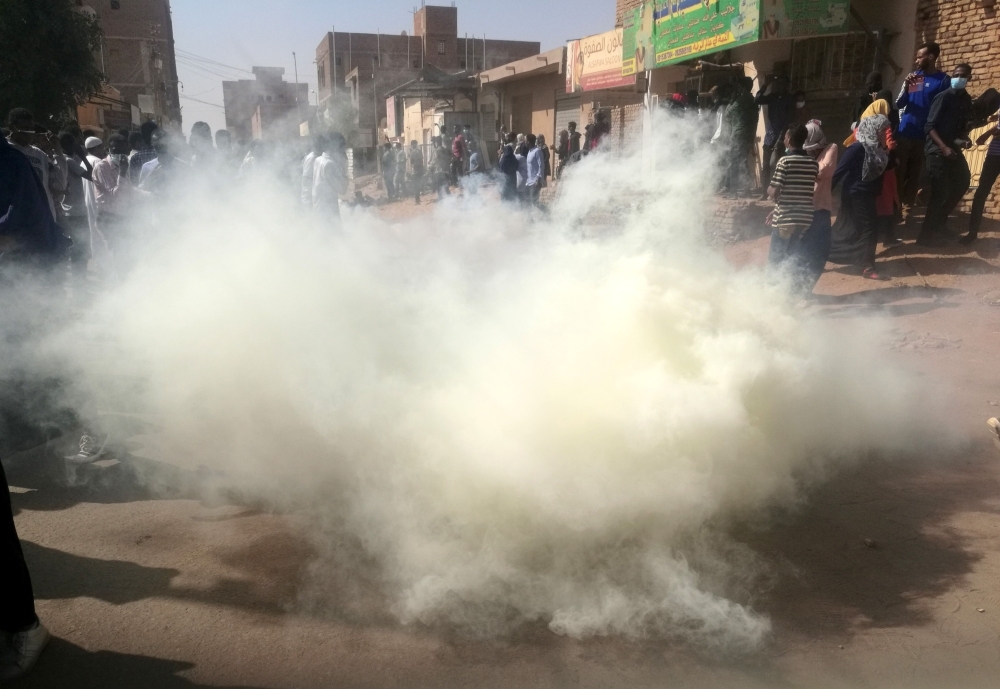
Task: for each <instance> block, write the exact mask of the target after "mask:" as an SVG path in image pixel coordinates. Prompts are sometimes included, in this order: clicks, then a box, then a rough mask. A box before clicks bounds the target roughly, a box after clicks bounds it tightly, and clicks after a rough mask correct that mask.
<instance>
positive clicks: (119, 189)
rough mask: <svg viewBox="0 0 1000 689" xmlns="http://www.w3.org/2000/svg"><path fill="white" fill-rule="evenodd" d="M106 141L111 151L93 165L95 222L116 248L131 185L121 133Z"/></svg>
mask: <svg viewBox="0 0 1000 689" xmlns="http://www.w3.org/2000/svg"><path fill="white" fill-rule="evenodd" d="M109 143H110V147H111V152H110V154H109V155H107V156H105V157H104V158H103V159H102V160H100V161H99V162H98V163H97V164H96V165H95V166H94V173H93V181H94V188H95V190H96V193H97V225H98V227H99V228H100V229H101V234H102V235H104V238H105V239H106V240H108V241H109V242H110V244H111V246H112V247H115V248H116V249H117V248H118V247H120V246H121V242H122V235H123V233H124V232H125V231H126V229H127V228H126V220H127V215H128V210H129V204H130V202H131V196H130V194H131V192H132V189H133V187H132V184H131V183H130V182H129V181H128V142H127V141H126V140H125V138H124V137H122V136H121V135H120V134H114V135H112V137H111V139H110V140H109Z"/></svg>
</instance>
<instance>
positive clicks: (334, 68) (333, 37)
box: [330, 24, 337, 96]
mask: <svg viewBox="0 0 1000 689" xmlns="http://www.w3.org/2000/svg"><path fill="white" fill-rule="evenodd" d="M331 28H332V29H333V31H331V32H330V37H331V38H330V50H331V52H332V55H330V68H331V70H330V71H331V74H333V78H332V79H331V80H330V81H331V82H332V83H331V85H330V88H331V91H330V93H331V94H332V95H333V96H335V95H337V26H336V24H335V25H334V26H332V27H331Z"/></svg>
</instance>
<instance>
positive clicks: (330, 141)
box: [312, 133, 391, 224]
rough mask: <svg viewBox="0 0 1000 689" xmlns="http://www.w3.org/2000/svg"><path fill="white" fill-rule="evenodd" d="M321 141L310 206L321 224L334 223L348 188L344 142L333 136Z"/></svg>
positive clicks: (345, 145)
mask: <svg viewBox="0 0 1000 689" xmlns="http://www.w3.org/2000/svg"><path fill="white" fill-rule="evenodd" d="M321 142H322V143H323V144H324V145H323V153H322V154H321V155H320V156H319V157H318V158H316V162H315V167H314V172H313V191H312V207H313V212H314V213H315V214H316V216H317V218H319V219H320V221H323V222H329V223H334V224H335V223H337V222H338V221H339V220H340V197H341V196H342V195H343V194H345V193H347V189H348V186H349V182H348V178H347V141H346V140H345V139H344V137H343V135H341V134H339V133H333V134H331V135H330V136H327V137H324V138H323V139H321ZM390 150H391V149H390Z"/></svg>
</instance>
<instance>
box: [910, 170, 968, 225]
mask: <svg viewBox="0 0 1000 689" xmlns="http://www.w3.org/2000/svg"><path fill="white" fill-rule="evenodd" d="M926 164H927V176H928V179H929V180H930V187H931V196H930V199H929V200H928V201H927V215H926V217H925V218H924V226H923V228H922V229H921V230H920V237H922V238H927V237H929V236H931V235H932V234H936V233H939V232H944V230H945V224H946V223H947V222H948V216H949V215H950V214H951V212H952V211H953V210H955V206H957V205H958V204H959V202H960V201H961V200H962V197H963V196H965V192H967V191H968V190H969V184H970V183H971V181H972V175H971V174H970V173H969V164H968V163H967V162H966V161H965V156H964V155H962V154H961V153H959V152H956V153H955V154H954V155H952V156H951V157H950V158H945V157H944V156H943V155H941V154H940V153H931V154H929V155H927V157H926Z"/></svg>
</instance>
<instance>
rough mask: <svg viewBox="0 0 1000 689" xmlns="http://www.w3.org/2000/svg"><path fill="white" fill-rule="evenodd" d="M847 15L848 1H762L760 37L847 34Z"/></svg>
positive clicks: (848, 12) (848, 10) (762, 38)
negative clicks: (763, 2) (763, 5)
mask: <svg viewBox="0 0 1000 689" xmlns="http://www.w3.org/2000/svg"><path fill="white" fill-rule="evenodd" d="M849 16H850V2H849V0H836V1H834V2H831V1H830V0H777V1H775V0H765V7H764V8H763V10H762V17H761V28H760V38H761V40H768V39H772V38H797V37H800V36H822V35H824V34H833V33H846V32H847V29H848V24H849V19H848V17H849Z"/></svg>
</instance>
